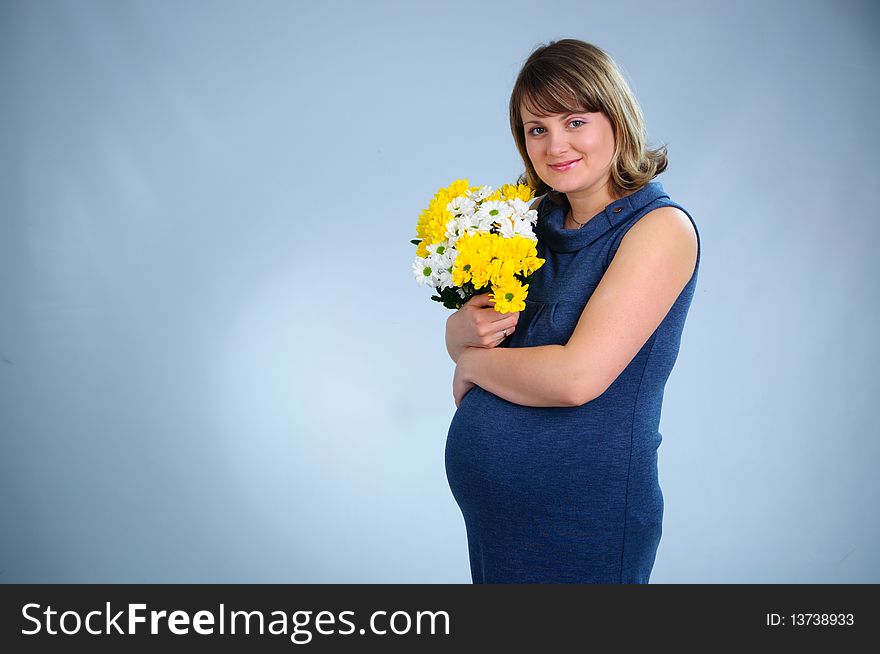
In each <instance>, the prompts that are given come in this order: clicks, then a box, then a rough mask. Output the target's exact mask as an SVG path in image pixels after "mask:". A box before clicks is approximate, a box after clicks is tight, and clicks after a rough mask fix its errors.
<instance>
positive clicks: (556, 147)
mask: <svg viewBox="0 0 880 654" xmlns="http://www.w3.org/2000/svg"><path fill="white" fill-rule="evenodd" d="M548 141H549V142H548V144H547V152H548V153H549V154H552V155H554V156H556V155H559V154H562V153H563V152H565V151H567V150H568V140H567V139H566V138H565V134H563V133H562V132H550V134H548Z"/></svg>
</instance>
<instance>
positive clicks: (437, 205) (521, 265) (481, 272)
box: [411, 179, 544, 313]
mask: <svg viewBox="0 0 880 654" xmlns="http://www.w3.org/2000/svg"><path fill="white" fill-rule="evenodd" d="M534 193H535V192H534V190H533V189H532V188H531V187H529V186H525V185H524V184H516V185H514V184H504V185H503V186H502V187H501V188H500V189H498V190H493V189H492V187H491V186H468V181H467V180H466V179H459V180H456V181H455V182H453V183H452V184H450V185H449V186H448V187H446V188H441V189H440V190H439V191H437V193H436V194H435V195H434V197H433V198H432V199H431V202H430V203H429V205H428V208H427V209H424V210H423V211H422V213H421V215H420V216H419V222H418V225H417V226H416V235H417V236H418V238H417V239H415V240H413V241H411V242H412V243H413V244H414V245H416V246H417V248H416V259H415V261H414V262H413V266H412V269H413V274H414V275H415V277H416V281H417V282H418V283H419V285H420V286H430V287H432V288H433V289H434V290H435V291H436V292H437V293H438V295H432V296H431V299H432V300H435V301H437V302H442V303H443V306H445V307H446V308H447V309H458V308H460V307H461V305H463V304H464V303H465V302H467V301H468V300H469V299H470V298H471V297H472V296H474V295H476V294H477V293H478V292H480V293H482V292H486V291H488V290H489V287H491V290H492V293H493V294H494V298H495V310H496V311H498V312H500V313H511V312H514V311H522V310H523V309H525V306H526V305H525V299H526V296H527V295H528V288H529V284H528V282H529V280H530V279H531V276H532V273H534V272H535V271H536V270H537V269H538V268H540V267H541V266H542V265H543V264H544V259H539V258H538V256H537V255H538V252H537V247H536V244H537V241H538V239H537V237H536V236H535V233H534V231H533V230H532V227H533V226H534V225H535V223H536V222H537V220H538V212H537V211H535V210H534V209H529V205H528V202H529V200H531V199H532V197H533V196H534ZM480 289H486V291H482V290H480Z"/></svg>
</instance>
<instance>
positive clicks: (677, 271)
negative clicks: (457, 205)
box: [446, 39, 700, 583]
mask: <svg viewBox="0 0 880 654" xmlns="http://www.w3.org/2000/svg"><path fill="white" fill-rule="evenodd" d="M510 127H511V131H512V132H513V137H514V140H515V141H516V144H517V147H518V149H519V152H520V155H521V156H522V159H523V163H524V164H525V174H524V175H523V179H522V180H521V181H522V182H525V183H528V184H529V185H530V186H532V188H534V189H536V195H537V196H538V197H537V198H536V200H535V203H534V204H533V205H532V206H533V208H536V209H537V211H538V221H537V224H536V225H535V233H536V235H537V237H538V244H537V248H538V256H539V257H541V258H543V259H545V260H546V263H545V264H544V265H543V266H542V267H541V268H539V269H538V270H537V271H536V272H535V273H534V275H533V276H532V279H531V284H530V286H529V289H528V299H527V300H526V306H525V309H524V310H523V311H522V312H521V313H518V314H507V315H503V314H500V313H497V312H495V310H494V309H493V308H492V306H491V305H492V302H493V300H492V298H491V295H489V294H483V295H478V296H475V297H474V298H471V300H470V301H469V302H468V303H467V304H466V305H465V306H463V307H462V308H461V309H459V310H458V311H457V312H455V313H454V314H452V315H450V317H449V319H448V321H447V327H446V343H447V349H448V350H449V354H450V356H451V357H452V359H453V360H454V361H455V362H456V368H455V378H454V381H453V396H454V398H455V403H456V407H457V410H456V412H455V415H454V417H453V419H452V424H451V425H450V428H449V433H448V436H447V441H446V472H447V476H448V479H449V485H450V488H451V490H452V493H453V496H454V497H455V500H456V502H457V503H458V505H459V507H460V508H461V511H462V514H463V516H464V521H465V526H466V530H467V538H468V550H469V554H470V565H471V574H472V577H473V581H474V583H648V580H649V577H650V574H651V570H652V568H653V565H654V560H655V556H656V552H657V547H658V545H659V542H660V535H661V531H662V518H663V495H662V492H661V490H660V485H659V481H658V474H657V473H658V470H657V448H658V446H659V445H660V440H661V435H660V432H659V424H660V411H661V404H662V400H663V390H664V386H665V384H666V380H667V378H668V377H669V374H670V372H671V370H672V367H673V364H674V363H675V359H676V356H677V354H678V349H679V343H680V340H681V333H682V329H683V327H684V322H685V317H686V315H687V312H688V309H689V307H690V304H691V299H692V297H693V294H694V286H695V284H696V281H697V271H698V269H699V260H700V244H699V235H698V232H697V229H696V225H695V224H694V222H693V219H692V217H691V216H690V214H689V213H687V212H686V211H685V210H684V209H683V208H682V207H681V206H679V205H678V204H676V203H675V202H673V201H672V200H670V198H669V196H668V195H667V194H666V192H665V191H664V189H663V186H662V185H661V184H660V183H659V182H656V181H652V180H653V179H654V178H655V177H656V176H657V175H659V174H660V173H662V172H663V171H664V170H665V169H666V165H667V158H666V148H665V147H661V148H658V149H650V148H648V146H647V144H646V133H645V127H644V124H643V121H642V113H641V110H640V108H639V106H638V103H637V102H636V100H635V98H634V97H633V94H632V92H631V90H630V89H629V87H628V85H627V83H626V81H625V80H624V78H623V76H622V75H621V73H620V71H619V70H618V68H617V66H616V65H615V63H614V62H613V60H612V59H611V58H610V57H609V56H608V54H607V53H605V52H604V51H602V50H601V49H599V48H597V47H595V46H593V45H591V44H588V43H584V42H583V41H578V40H575V39H564V40H560V41H555V42H551V43H550V44H549V45H546V46H542V47H539V48H538V49H536V50H535V51H534V52H532V54H531V55H530V56H529V58H528V59H527V61H526V62H525V64H524V65H523V68H522V70H521V71H520V73H519V75H518V77H517V80H516V83H515V85H514V88H513V92H512V94H511V97H510Z"/></svg>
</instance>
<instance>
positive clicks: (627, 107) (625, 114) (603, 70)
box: [510, 39, 668, 203]
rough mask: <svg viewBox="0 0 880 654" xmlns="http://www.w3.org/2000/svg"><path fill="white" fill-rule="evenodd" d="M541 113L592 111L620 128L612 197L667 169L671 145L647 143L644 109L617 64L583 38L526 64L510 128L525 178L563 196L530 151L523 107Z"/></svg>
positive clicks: (539, 190) (538, 190) (543, 50)
mask: <svg viewBox="0 0 880 654" xmlns="http://www.w3.org/2000/svg"><path fill="white" fill-rule="evenodd" d="M523 105H524V106H525V107H526V109H528V111H530V112H531V113H533V114H535V115H540V116H546V115H550V114H558V113H566V112H569V111H586V112H602V113H604V114H605V115H606V116H607V117H608V119H609V121H610V122H611V126H612V128H613V131H614V155H613V157H612V160H611V170H610V172H611V180H610V184H611V188H610V191H611V193H612V195H613V196H614V197H615V198H617V197H622V196H624V195H627V194H629V193H631V192H633V191H636V190H638V189H640V188H641V187H642V186H644V185H645V184H647V183H648V182H650V181H651V180H652V179H654V177H656V176H657V175H659V174H660V173H662V172H663V171H664V170H666V165H667V163H668V161H667V156H666V146H665V145H662V146H660V147H658V148H656V149H651V148H649V147H648V145H647V139H646V132H645V122H644V118H643V117H642V110H641V108H640V107H639V104H638V102H637V101H636V98H635V96H634V95H633V92H632V91H631V90H630V88H629V85H628V84H627V82H626V80H625V79H624V77H623V74H622V73H621V71H620V69H619V68H618V67H617V64H615V63H614V60H613V59H612V58H611V56H610V55H608V53H606V52H605V51H604V50H602V49H601V48H598V47H597V46H595V45H592V44H590V43H585V42H584V41H580V40H578V39H561V40H559V41H551V42H550V43H549V44H547V45H540V46H538V47H537V48H536V49H535V50H533V51H532V53H531V54H530V55H529V58H528V59H527V60H526V62H525V64H523V67H522V69H521V70H520V72H519V75H518V76H517V78H516V83H515V84H514V85H513V91H512V92H511V94H510V131H511V132H512V133H513V139H514V141H515V142H516V147H517V149H518V150H519V153H520V156H521V157H522V160H523V163H524V164H525V172H524V173H523V174H522V175H521V176H520V178H519V182H520V183H522V184H528V185H529V186H531V187H532V188H534V189H535V195H543V194H544V193H548V194H550V196H551V198H552V199H553V201H554V202H556V203H561V197H559V196H560V195H561V194H559V193H558V192H556V191H554V190H553V189H552V188H550V186H549V185H548V184H547V183H546V182H544V180H542V179H541V178H539V177H538V173H537V172H536V171H535V167H534V166H533V165H532V162H531V160H530V159H529V154H528V150H527V149H526V137H525V132H524V127H523V119H522V113H521V111H520V107H521V106H523Z"/></svg>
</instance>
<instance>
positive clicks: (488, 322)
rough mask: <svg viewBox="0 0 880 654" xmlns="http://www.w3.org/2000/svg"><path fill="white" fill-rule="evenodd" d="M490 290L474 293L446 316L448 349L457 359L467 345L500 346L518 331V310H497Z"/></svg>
mask: <svg viewBox="0 0 880 654" xmlns="http://www.w3.org/2000/svg"><path fill="white" fill-rule="evenodd" d="M490 295H491V293H480V294H479V295H475V296H473V297H472V298H471V299H469V300H468V301H467V302H465V303H464V304H463V305H462V307H461V308H460V309H459V310H458V311H456V312H455V313H453V314H452V315H450V316H449V318H447V319H446V350H447V351H448V352H449V356H450V357H452V360H453V361H455V362H456V363H457V362H458V357H459V356H461V353H462V352H464V350H465V348H467V347H486V348H491V347H497V346H498V345H500V344H501V342H502V341H503V340H504V339H505V338H507V337H508V336H510V335H511V334H512V333H513V332H515V331H516V323H517V322H518V321H519V311H515V312H513V313H498V312H497V311H495V301H494V300H493V299H492V298H491V297H490Z"/></svg>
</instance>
